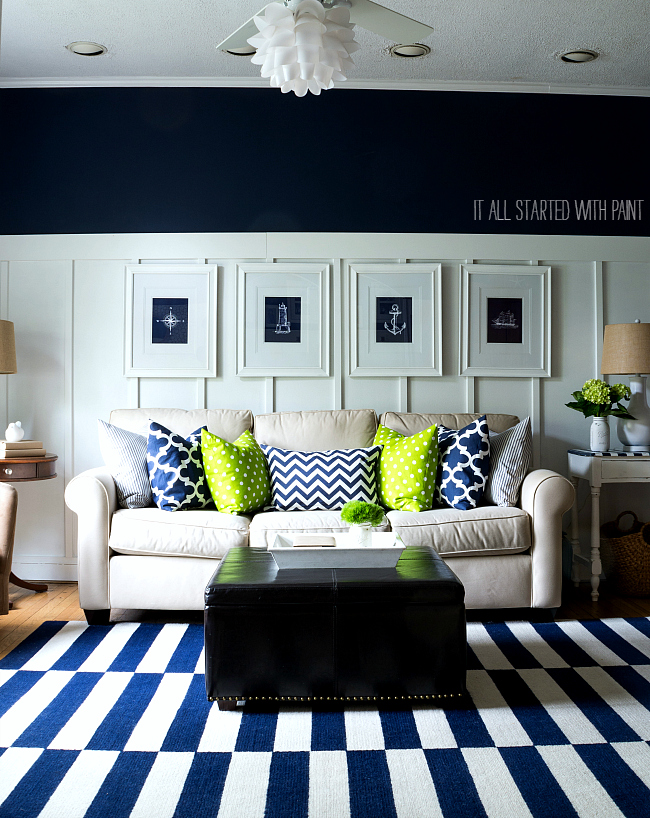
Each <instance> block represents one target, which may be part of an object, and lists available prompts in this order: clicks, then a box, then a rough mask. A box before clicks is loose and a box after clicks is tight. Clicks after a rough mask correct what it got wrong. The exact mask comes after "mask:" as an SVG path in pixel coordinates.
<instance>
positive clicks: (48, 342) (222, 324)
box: [0, 233, 650, 580]
mask: <svg viewBox="0 0 650 818" xmlns="http://www.w3.org/2000/svg"><path fill="white" fill-rule="evenodd" d="M242 261H248V262H260V261H262V262H269V261H318V262H326V263H328V264H330V265H331V268H330V269H331V291H330V373H331V374H330V376H329V377H320V378H313V379H295V378H266V377H260V378H240V377H238V376H237V374H236V372H237V350H236V347H237V263H238V262H242ZM352 261H354V262H357V263H376V262H387V261H389V262H402V263H411V262H441V264H442V267H441V270H442V276H441V277H442V310H441V313H442V345H443V350H442V373H443V374H442V376H440V377H410V378H406V377H398V376H391V377H378V378H374V377H373V378H365V377H364V378H351V377H349V375H348V371H349V366H348V363H349V339H348V311H349V294H348V277H349V270H348V264H349V262H352ZM139 262H151V263H174V262H181V263H183V264H188V263H197V264H205V263H210V264H216V265H218V308H217V377H215V378H207V379H203V378H126V377H125V376H124V349H123V344H124V316H125V303H124V298H125V289H124V288H125V269H126V265H127V264H133V263H139ZM464 263H480V264H494V263H497V264H504V265H507V264H517V265H522V264H523V265H538V264H539V265H550V266H551V268H552V377H550V378H485V377H483V378H479V377H475V378H466V377H461V376H459V374H458V373H459V322H460V303H459V302H460V267H461V264H464ZM0 317H1V318H5V319H9V320H11V321H13V322H14V324H15V328H16V345H17V358H18V374H16V375H8V376H0V385H1V388H2V394H1V395H0V426H1V428H2V429H4V428H5V426H6V423H7V422H8V421H15V420H21V421H22V422H23V425H24V427H25V430H26V436H27V437H31V438H36V439H39V440H43V441H44V443H45V445H46V448H47V449H48V451H52V452H55V453H56V454H58V455H59V461H58V476H57V478H56V479H54V480H50V481H44V482H40V483H25V484H20V485H19V486H18V492H19V514H18V518H19V519H18V530H17V536H16V546H15V552H14V570H15V572H16V573H17V574H19V575H20V576H22V577H24V578H26V579H44V580H63V579H74V578H75V577H76V557H75V543H74V515H73V514H72V513H71V512H69V511H66V509H65V505H64V501H63V492H64V487H65V485H66V483H67V482H68V481H69V480H70V479H72V477H73V476H74V475H75V474H78V473H79V472H80V471H82V470H84V469H87V468H91V467H93V466H96V465H100V464H101V457H100V453H99V447H98V443H97V433H96V422H97V418H104V419H108V415H109V413H110V411H111V409H113V408H120V407H136V406H142V407H147V406H151V407H180V408H185V409H193V408H197V407H209V408H221V407H228V408H248V409H251V410H252V411H253V412H254V413H262V412H269V411H283V410H298V409H305V410H309V409H336V408H340V407H343V408H358V407H369V408H372V409H375V410H376V411H377V413H380V412H383V411H386V410H397V411H414V412H418V411H421V412H454V411H460V412H464V411H479V410H480V411H482V412H509V413H512V414H517V415H519V416H520V417H525V416H526V415H530V416H531V418H532V422H533V428H534V430H535V458H536V464H537V465H541V466H544V467H548V468H551V469H555V470H557V471H559V472H561V473H564V474H566V460H567V458H566V450H567V449H568V448H572V447H580V446H586V445H587V442H588V438H589V421H587V420H585V419H584V418H582V416H581V415H580V414H578V413H576V412H573V411H571V410H570V409H567V408H566V407H565V406H564V404H565V403H566V402H567V401H568V400H570V395H571V392H572V391H574V390H575V389H578V388H580V386H581V385H582V383H583V382H584V381H585V380H586V379H587V378H590V377H597V376H598V371H599V363H600V348H601V344H602V333H603V326H604V325H605V324H606V323H626V322H631V321H633V320H634V319H635V318H639V319H641V321H650V238H625V237H575V236H497V235H462V234H403V233H401V234H355V233H345V234H314V233H270V234H264V233H245V234H218V233H214V234H209V233H206V234H120V235H47V236H5V237H2V238H0ZM612 425H613V424H612ZM612 432H613V434H614V429H612ZM0 434H1V432H0ZM614 439H615V434H614ZM647 492H648V489H647V488H646V487H644V486H637V487H633V489H632V490H630V487H629V486H627V487H622V488H621V489H616V488H615V487H607V490H606V491H604V492H603V494H604V497H603V503H602V508H603V519H612V517H613V516H615V514H616V513H617V512H618V511H621V510H623V509H625V508H630V507H631V508H633V509H634V510H635V511H636V512H637V514H638V515H639V516H640V517H641V518H643V519H646V518H647V519H650V495H649V494H648V493H647ZM586 495H587V489H586V487H585V486H583V487H582V488H581V492H580V498H579V501H580V504H581V505H582V506H584V507H583V509H582V513H581V521H582V525H583V544H584V547H585V548H586V547H587V536H586V530H587V526H588V521H589V520H588V513H589V502H588V501H587V502H585V501H586V500H587V496H586Z"/></svg>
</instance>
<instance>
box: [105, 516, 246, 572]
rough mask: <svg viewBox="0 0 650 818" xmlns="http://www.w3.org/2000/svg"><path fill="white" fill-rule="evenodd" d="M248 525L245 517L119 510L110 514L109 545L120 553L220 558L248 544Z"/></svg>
mask: <svg viewBox="0 0 650 818" xmlns="http://www.w3.org/2000/svg"><path fill="white" fill-rule="evenodd" d="M248 525H249V519H248V517H239V516H236V515H234V514H222V513H221V512H220V511H206V510H205V509H196V510H191V511H179V512H177V513H175V514H170V513H169V512H168V511H163V510H162V509H159V508H138V509H121V510H119V511H116V512H115V514H114V515H113V520H112V523H111V536H110V538H109V541H108V544H109V546H110V548H112V549H113V551H117V552H118V553H119V554H140V555H148V554H154V555H159V556H175V557H178V556H185V557H206V558H210V559H221V558H222V557H223V556H224V554H225V553H226V551H227V550H228V549H229V548H231V547H232V546H234V545H235V546H238V545H248Z"/></svg>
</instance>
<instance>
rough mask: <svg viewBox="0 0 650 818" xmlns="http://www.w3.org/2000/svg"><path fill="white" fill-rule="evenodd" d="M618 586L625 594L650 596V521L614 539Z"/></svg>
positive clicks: (615, 572)
mask: <svg viewBox="0 0 650 818" xmlns="http://www.w3.org/2000/svg"><path fill="white" fill-rule="evenodd" d="M612 549H613V551H614V578H615V582H616V588H617V590H618V591H619V593H621V594H623V595H624V596H650V523H646V524H645V525H644V526H643V528H642V529H641V530H640V531H637V532H636V533H635V534H626V535H625V536H624V537H618V538H616V539H613V540H612Z"/></svg>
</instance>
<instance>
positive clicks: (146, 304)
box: [124, 264, 217, 378]
mask: <svg viewBox="0 0 650 818" xmlns="http://www.w3.org/2000/svg"><path fill="white" fill-rule="evenodd" d="M125 291H126V305H125V316H126V321H125V343H124V374H125V375H126V376H127V377H129V378H132V377H136V378H154V377H167V378H208V377H214V376H215V375H216V374H217V373H216V315H217V267H216V265H214V264H183V265H174V264H129V265H127V267H126V287H125Z"/></svg>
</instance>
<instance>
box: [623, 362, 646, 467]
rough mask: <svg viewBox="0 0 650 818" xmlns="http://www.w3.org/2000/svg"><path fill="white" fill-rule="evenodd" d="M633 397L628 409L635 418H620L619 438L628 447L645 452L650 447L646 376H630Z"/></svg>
mask: <svg viewBox="0 0 650 818" xmlns="http://www.w3.org/2000/svg"><path fill="white" fill-rule="evenodd" d="M630 391H631V392H632V397H631V398H630V402H629V403H628V405H627V411H628V412H629V413H630V414H631V415H633V417H634V420H625V418H619V419H618V427H617V431H618V439H619V440H620V441H621V443H622V444H623V446H624V447H625V448H626V449H629V450H630V451H633V452H635V451H636V452H644V451H648V448H650V408H648V401H647V400H646V377H645V375H637V376H635V377H632V378H630Z"/></svg>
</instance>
